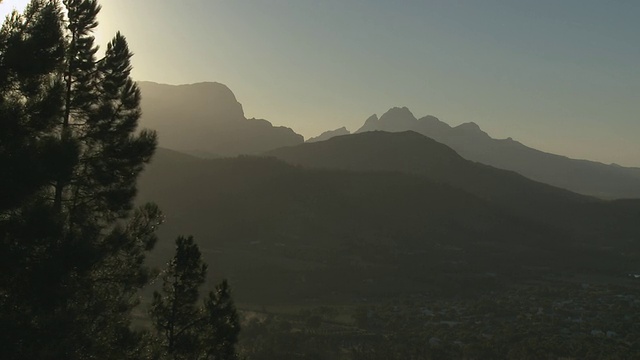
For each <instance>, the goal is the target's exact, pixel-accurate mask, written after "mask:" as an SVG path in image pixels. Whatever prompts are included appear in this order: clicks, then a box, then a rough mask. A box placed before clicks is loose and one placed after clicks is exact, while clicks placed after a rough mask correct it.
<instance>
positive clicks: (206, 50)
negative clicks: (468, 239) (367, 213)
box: [0, 0, 640, 167]
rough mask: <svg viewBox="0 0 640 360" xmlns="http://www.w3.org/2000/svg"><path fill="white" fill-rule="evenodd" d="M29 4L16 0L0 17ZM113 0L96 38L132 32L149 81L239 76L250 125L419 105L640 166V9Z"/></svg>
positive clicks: (302, 125) (323, 125)
mask: <svg viewBox="0 0 640 360" xmlns="http://www.w3.org/2000/svg"><path fill="white" fill-rule="evenodd" d="M26 2H27V1H25V0H5V1H3V3H2V4H1V5H0V15H3V16H4V15H5V14H6V13H7V12H8V11H9V10H10V9H11V8H13V7H17V8H18V9H19V10H21V9H20V7H21V6H22V7H23V6H24V4H26ZM101 5H102V8H103V9H102V12H101V14H100V16H99V20H100V26H99V28H98V32H97V33H96V40H97V41H96V43H97V44H99V45H101V48H104V47H105V46H104V45H105V44H106V42H107V41H108V40H109V39H110V38H111V36H112V35H113V34H114V33H115V32H116V31H117V30H120V31H121V32H122V33H123V34H124V35H125V36H126V37H127V39H128V41H129V44H130V46H131V49H132V50H133V52H134V53H135V56H134V57H133V59H132V61H133V68H134V71H133V73H132V76H133V77H134V78H135V79H139V80H141V81H142V80H145V81H153V82H158V83H164V84H174V85H175V84H189V83H195V82H209V81H211V82H219V83H222V84H225V85H226V86H228V87H229V88H230V89H231V91H232V92H233V93H234V94H235V96H236V98H237V99H238V101H239V102H240V103H241V104H242V105H243V108H244V111H245V115H246V116H247V118H252V117H255V118H264V119H266V120H268V121H270V122H271V123H273V124H274V125H276V126H286V127H290V128H292V129H293V130H294V131H296V132H297V133H300V134H302V135H303V136H304V137H305V139H308V138H310V137H314V136H317V135H319V134H320V133H322V132H324V131H327V130H334V129H337V128H340V127H343V126H345V127H346V128H347V129H349V130H350V131H352V132H353V131H355V130H357V129H358V128H359V127H360V126H362V124H363V123H364V120H365V119H366V118H367V117H369V116H370V115H371V114H374V113H375V114H378V115H379V116H380V115H382V114H383V113H384V112H386V111H387V110H388V109H389V108H391V107H395V106H398V107H403V106H406V107H408V108H409V109H410V110H411V111H412V112H413V113H414V115H415V116H416V117H417V118H420V117H422V116H426V115H433V116H435V117H437V118H439V119H440V120H441V121H443V122H445V123H447V124H449V125H451V126H457V125H459V124H462V123H466V122H475V123H476V124H478V125H479V126H480V127H481V128H482V129H483V130H484V131H485V132H487V133H488V134H489V135H490V136H491V137H493V138H496V139H502V138H508V137H511V138H513V139H514V140H517V141H519V142H521V143H523V144H525V145H527V146H529V147H532V148H535V149H537V150H541V151H544V152H549V153H554V154H558V155H563V156H567V157H570V158H575V159H587V160H592V161H597V162H602V163H605V164H611V163H616V164H619V165H623V166H633V167H640V156H638V155H640V142H638V141H637V135H638V134H640V121H638V120H639V119H638V113H640V111H639V110H640V108H639V107H638V105H637V104H638V98H637V96H638V94H640V72H638V71H637V70H636V68H637V66H636V65H635V64H637V63H638V61H640V50H639V49H638V48H637V47H635V46H634V39H635V36H634V35H635V34H638V33H640V25H639V24H636V21H635V19H634V16H633V14H634V13H638V11H637V10H640V3H617V4H616V5H615V6H612V5H610V4H602V3H598V2H595V1H588V2H584V1H580V2H579V1H577V0H572V1H568V2H563V3H561V4H558V3H555V2H552V1H542V2H536V3H535V4H512V3H510V4H504V3H500V2H498V1H491V2H488V3H483V4H477V3H474V2H471V1H458V2H455V3H452V2H446V1H431V2H429V3H428V4H423V3H418V2H413V1H410V2H408V3H406V4H404V6H397V5H391V4H386V3H383V2H378V1H376V2H368V3H362V2H347V3H343V2H339V1H329V2H326V3H315V2H310V1H303V2H300V1H297V2H292V1H277V2H275V3H270V4H264V3H260V2H256V1H235V2H222V1H213V2H211V1H194V2H192V3H190V4H189V5H188V6H185V5H184V4H178V3H172V2H167V1H154V2H151V1H148V0H147V1H136V2H131V1H124V0H112V1H109V2H103V3H101ZM139 14H145V16H144V17H141V16H139ZM159 24H160V26H159Z"/></svg>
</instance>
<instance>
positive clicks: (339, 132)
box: [306, 126, 350, 142]
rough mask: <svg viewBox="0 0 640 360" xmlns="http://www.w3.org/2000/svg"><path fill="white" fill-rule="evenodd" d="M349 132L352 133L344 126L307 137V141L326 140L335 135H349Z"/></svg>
mask: <svg viewBox="0 0 640 360" xmlns="http://www.w3.org/2000/svg"><path fill="white" fill-rule="evenodd" d="M349 134H350V132H349V130H347V128H346V127H344V126H343V127H341V128H339V129H335V130H329V131H325V132H323V133H322V134H320V135H318V136H316V137H312V138H309V139H307V141H306V142H317V141H325V140H329V139H331V138H332V137H334V136H340V135H349Z"/></svg>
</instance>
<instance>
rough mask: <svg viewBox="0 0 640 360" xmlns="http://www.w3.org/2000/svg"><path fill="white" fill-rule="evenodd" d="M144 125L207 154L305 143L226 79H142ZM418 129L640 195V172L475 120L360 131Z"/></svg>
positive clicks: (407, 116) (506, 162)
mask: <svg viewBox="0 0 640 360" xmlns="http://www.w3.org/2000/svg"><path fill="white" fill-rule="evenodd" d="M139 85H140V88H141V91H142V94H143V96H142V99H143V100H142V112H143V116H142V119H141V125H142V126H143V127H146V128H150V129H154V130H157V131H158V132H159V134H160V140H159V141H160V146H162V147H165V148H169V149H174V150H178V151H181V152H184V153H188V154H192V155H196V156H199V157H204V158H212V157H221V156H235V155H239V154H261V153H263V152H265V151H269V150H273V149H276V148H279V147H285V146H291V145H297V144H301V143H302V142H303V141H304V138H303V137H302V135H299V134H297V133H295V132H294V131H293V130H292V129H290V128H286V127H281V126H273V125H272V124H271V123H270V122H268V121H266V120H263V119H247V118H246V117H245V116H244V112H243V109H242V105H241V104H240V103H239V102H238V101H237V99H236V97H235V95H234V94H233V92H232V91H231V90H230V89H229V88H228V87H227V86H225V85H223V84H219V83H211V82H208V83H197V84H191V85H164V84H157V83H152V82H139ZM367 131H388V132H403V131H415V132H417V133H420V134H422V135H425V136H427V137H430V138H432V139H434V140H436V141H438V142H440V143H443V144H445V145H447V146H449V147H451V148H452V149H453V150H455V151H456V152H457V153H458V154H459V155H460V156H462V157H463V158H465V159H468V160H472V161H476V162H479V163H482V164H486V165H490V166H494V167H496V168H500V169H505V170H512V171H515V172H517V173H519V174H521V175H524V176H526V177H528V178H530V179H532V180H536V181H540V182H543V183H547V184H550V185H554V186H557V187H561V188H564V189H568V190H571V191H573V192H577V193H580V194H586V195H592V196H596V197H599V198H604V199H619V198H640V169H639V168H628V167H622V166H618V165H615V164H611V165H606V164H602V163H598V162H593V161H588V160H576V159H571V158H568V157H565V156H560V155H555V154H550V153H546V152H543V151H540V150H536V149H533V148H530V147H528V146H526V145H523V144H522V143H520V142H518V141H515V140H513V139H511V138H507V139H494V138H492V137H491V136H490V135H489V134H487V133H486V132H484V131H482V129H481V128H480V127H479V126H478V125H477V124H475V123H473V122H469V123H464V124H461V125H458V126H455V127H451V126H449V125H448V124H446V123H444V122H442V121H440V120H439V119H438V118H436V117H434V116H430V115H429V116H425V117H422V118H420V119H417V118H416V117H415V116H414V115H413V114H412V113H411V111H410V110H409V109H407V108H406V107H402V108H400V107H396V108H392V109H390V110H389V111H387V112H386V113H384V114H383V115H382V116H381V117H379V118H378V116H377V115H372V116H371V117H369V118H368V119H366V121H365V122H364V124H363V126H362V127H360V128H359V129H358V130H357V131H356V133H362V132H367ZM349 133H350V132H349V131H348V130H347V129H346V128H344V127H342V128H339V129H336V130H333V131H327V132H325V133H323V134H321V135H320V136H318V137H315V138H310V139H308V140H307V142H319V141H324V140H328V139H330V138H332V137H335V136H341V135H347V134H349Z"/></svg>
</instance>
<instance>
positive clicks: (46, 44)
mask: <svg viewBox="0 0 640 360" xmlns="http://www.w3.org/2000/svg"><path fill="white" fill-rule="evenodd" d="M63 5H64V6H63ZM63 10H66V11H63ZM99 10H100V7H99V6H98V4H97V2H96V1H95V0H67V1H63V4H60V2H59V1H56V0H33V1H32V2H31V3H30V4H29V6H28V7H27V8H26V10H25V12H24V13H23V14H22V15H20V14H17V13H14V14H12V15H11V16H10V17H8V18H7V20H6V21H5V23H4V24H3V27H2V29H1V30H0V92H1V94H0V95H2V96H1V97H0V166H3V169H7V170H8V171H7V174H9V176H2V177H0V178H2V180H0V181H1V183H0V185H1V186H0V189H1V190H0V195H2V197H0V199H1V200H0V323H2V326H0V335H1V336H0V348H1V349H2V352H3V353H2V355H3V356H2V358H3V359H14V358H15V359H24V358H32V359H62V358H64V359H83V358H101V359H108V358H114V359H122V358H127V357H130V356H133V354H134V352H135V351H136V347H137V346H138V344H137V336H136V334H134V333H132V332H131V330H130V318H131V317H130V312H131V310H132V308H133V307H134V306H135V305H136V304H137V300H136V299H137V297H136V293H137V291H138V290H139V289H140V288H141V287H142V286H143V285H145V284H146V283H147V282H148V280H149V276H150V273H149V270H148V269H147V268H146V267H145V266H144V264H143V262H144V257H145V253H146V252H147V251H149V250H150V249H151V248H152V247H153V244H154V243H155V240H156V239H155V235H154V234H153V230H154V229H155V228H156V227H157V225H159V223H160V222H161V220H162V215H161V213H160V211H159V210H158V209H157V207H155V206H154V205H147V206H143V207H142V208H140V209H138V210H136V211H135V212H134V213H133V215H132V214H131V210H132V200H133V197H134V196H135V192H136V191H135V181H136V178H137V176H138V174H139V173H140V171H141V170H142V169H143V166H144V164H145V163H146V162H148V161H149V159H150V157H151V155H152V154H153V152H154V149H155V146H156V136H155V134H154V133H153V132H148V131H141V132H138V133H136V127H137V121H138V118H139V116H140V109H139V103H140V91H139V90H138V88H137V86H136V84H135V83H134V82H133V81H132V80H131V78H130V77H129V73H130V71H131V66H130V58H131V53H130V52H129V50H128V46H127V42H126V40H125V38H124V37H123V36H122V35H120V34H116V36H115V38H114V39H113V40H112V41H111V42H110V43H109V44H108V45H107V49H106V52H105V55H104V57H103V58H101V59H97V57H96V53H97V49H98V48H97V47H96V46H95V45H94V37H93V35H92V31H93V30H94V29H95V27H96V26H97V20H96V19H97V15H98V12H99ZM65 13H66V17H65V15H64V14H65Z"/></svg>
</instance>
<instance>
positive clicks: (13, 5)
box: [0, 0, 29, 20]
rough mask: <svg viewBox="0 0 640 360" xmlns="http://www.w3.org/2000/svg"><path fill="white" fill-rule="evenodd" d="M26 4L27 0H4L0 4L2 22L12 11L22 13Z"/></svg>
mask: <svg viewBox="0 0 640 360" xmlns="http://www.w3.org/2000/svg"><path fill="white" fill-rule="evenodd" d="M28 3H29V0H4V1H2V2H0V16H1V17H2V19H3V20H4V18H5V17H6V16H7V15H9V14H11V12H12V11H13V10H14V9H15V10H18V11H20V12H22V10H24V8H25V7H26V6H27V4H28Z"/></svg>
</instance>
